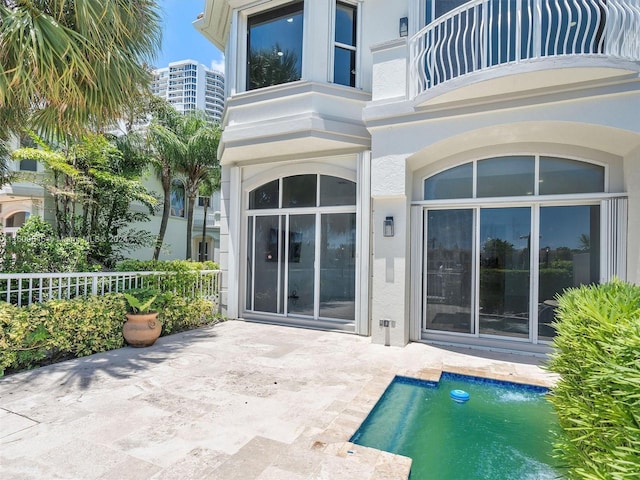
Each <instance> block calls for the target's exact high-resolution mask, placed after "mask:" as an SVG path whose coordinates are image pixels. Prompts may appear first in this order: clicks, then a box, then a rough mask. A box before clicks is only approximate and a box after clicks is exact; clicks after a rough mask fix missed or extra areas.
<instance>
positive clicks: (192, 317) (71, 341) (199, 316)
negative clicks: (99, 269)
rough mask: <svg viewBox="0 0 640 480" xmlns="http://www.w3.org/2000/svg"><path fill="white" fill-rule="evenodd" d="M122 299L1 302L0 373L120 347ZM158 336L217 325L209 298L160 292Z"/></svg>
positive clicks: (119, 294)
mask: <svg viewBox="0 0 640 480" xmlns="http://www.w3.org/2000/svg"><path fill="white" fill-rule="evenodd" d="M126 311H127V308H126V302H125V299H124V297H123V295H122V294H121V293H113V294H107V295H102V296H89V297H86V298H74V299H71V300H50V301H48V302H46V303H42V304H32V305H30V306H28V307H18V306H15V305H11V304H8V303H1V304H0V375H3V374H4V371H5V370H22V369H28V368H33V367H36V366H39V365H43V364H48V363H54V362H56V361H59V360H61V359H65V358H70V357H82V356H85V355H91V354H92V353H97V352H104V351H107V350H113V349H116V348H120V347H123V346H124V339H123V337H122V324H123V323H124V322H125V321H126V318H125V313H126ZM159 311H160V315H159V316H158V318H159V319H160V320H161V321H162V335H168V334H170V333H175V332H179V331H183V330H189V329H192V328H197V327H200V326H203V325H207V324H212V323H215V322H216V321H217V319H218V315H217V314H215V313H214V304H213V302H211V301H209V300H206V299H203V298H195V299H185V298H183V297H179V296H177V295H171V294H164V295H163V305H161V308H159Z"/></svg>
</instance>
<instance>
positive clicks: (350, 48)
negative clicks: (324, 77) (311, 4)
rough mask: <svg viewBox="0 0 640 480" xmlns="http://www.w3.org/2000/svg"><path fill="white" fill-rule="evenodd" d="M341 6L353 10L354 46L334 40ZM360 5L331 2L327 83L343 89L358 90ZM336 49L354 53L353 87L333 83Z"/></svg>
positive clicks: (336, 0)
mask: <svg viewBox="0 0 640 480" xmlns="http://www.w3.org/2000/svg"><path fill="white" fill-rule="evenodd" d="M340 5H342V6H343V7H347V8H351V9H353V14H354V16H355V19H354V20H355V21H354V25H352V28H353V30H354V32H353V41H354V43H355V45H348V44H346V43H342V42H338V41H337V40H336V17H337V14H338V7H339V6H340ZM360 5H361V2H359V1H358V2H352V1H349V0H335V1H334V2H332V12H331V38H330V40H331V47H332V48H331V49H330V52H329V55H330V59H329V70H330V72H328V81H329V82H331V83H335V84H336V85H343V86H345V87H351V88H360V49H359V48H358V46H359V45H360V32H361V28H360V17H361V12H360ZM336 49H343V50H348V51H350V52H354V53H355V62H354V69H355V73H354V76H353V77H354V79H353V85H344V84H342V83H337V82H336V81H335V72H336V70H335V67H336V59H335V52H336Z"/></svg>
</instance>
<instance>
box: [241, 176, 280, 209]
mask: <svg viewBox="0 0 640 480" xmlns="http://www.w3.org/2000/svg"><path fill="white" fill-rule="evenodd" d="M279 194H280V182H279V181H278V180H274V181H273V182H269V183H265V184H264V185H262V186H261V187H258V188H256V189H255V190H253V191H252V192H251V193H249V210H254V209H261V208H278V201H279Z"/></svg>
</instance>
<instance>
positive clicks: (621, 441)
mask: <svg viewBox="0 0 640 480" xmlns="http://www.w3.org/2000/svg"><path fill="white" fill-rule="evenodd" d="M555 328H556V331H557V335H556V337H555V340H554V346H555V349H556V350H555V353H554V354H553V355H552V358H551V361H550V364H549V369H550V370H551V371H553V372H556V373H558V374H560V380H559V382H558V384H557V386H556V387H555V388H553V390H552V393H553V394H552V395H551V397H550V398H551V401H552V403H553V405H554V407H555V409H556V412H557V413H558V417H559V420H560V424H561V426H562V428H563V429H564V431H565V432H566V436H565V437H564V438H563V439H560V440H558V443H557V445H556V448H557V451H558V455H559V456H560V457H561V458H562V459H563V460H564V461H565V462H566V464H567V466H568V469H569V475H570V478H581V479H613V480H617V479H620V480H622V479H630V478H640V286H637V285H630V284H627V283H623V282H620V281H615V282H612V283H608V284H604V285H599V286H588V287H587V286H584V287H581V288H579V289H572V290H568V291H567V292H566V293H565V294H564V295H563V296H562V297H561V298H560V299H559V308H558V320H557V321H556V323H555Z"/></svg>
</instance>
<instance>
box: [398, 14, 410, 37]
mask: <svg viewBox="0 0 640 480" xmlns="http://www.w3.org/2000/svg"><path fill="white" fill-rule="evenodd" d="M407 35H409V18H407V17H402V18H401V19H400V36H401V37H406V36H407Z"/></svg>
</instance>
